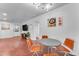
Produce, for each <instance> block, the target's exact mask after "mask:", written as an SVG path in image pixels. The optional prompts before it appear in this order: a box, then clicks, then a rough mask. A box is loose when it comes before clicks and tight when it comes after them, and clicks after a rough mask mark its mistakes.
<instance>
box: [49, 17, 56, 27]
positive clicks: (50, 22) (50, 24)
mask: <svg viewBox="0 0 79 59" xmlns="http://www.w3.org/2000/svg"><path fill="white" fill-rule="evenodd" d="M55 26H56V18H51V19H48V27H55Z"/></svg>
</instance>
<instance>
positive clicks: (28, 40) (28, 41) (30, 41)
mask: <svg viewBox="0 0 79 59" xmlns="http://www.w3.org/2000/svg"><path fill="white" fill-rule="evenodd" d="M32 45H33V42H32V40H31V39H30V38H29V39H27V46H28V48H31V47H32Z"/></svg>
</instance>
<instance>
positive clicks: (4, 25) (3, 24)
mask: <svg viewBox="0 0 79 59" xmlns="http://www.w3.org/2000/svg"><path fill="white" fill-rule="evenodd" d="M1 30H10V24H9V23H2V24H1Z"/></svg>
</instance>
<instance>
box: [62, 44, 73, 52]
mask: <svg viewBox="0 0 79 59" xmlns="http://www.w3.org/2000/svg"><path fill="white" fill-rule="evenodd" d="M62 46H63V47H64V48H66V49H67V50H69V51H70V52H72V50H71V49H70V48H69V47H67V46H66V45H64V44H62Z"/></svg>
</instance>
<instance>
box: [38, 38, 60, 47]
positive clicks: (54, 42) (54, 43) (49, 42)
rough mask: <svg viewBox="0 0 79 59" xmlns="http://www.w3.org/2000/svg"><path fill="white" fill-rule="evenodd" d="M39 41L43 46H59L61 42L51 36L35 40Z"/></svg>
mask: <svg viewBox="0 0 79 59" xmlns="http://www.w3.org/2000/svg"><path fill="white" fill-rule="evenodd" d="M37 41H38V42H39V43H41V44H42V45H45V46H52V47H54V46H59V45H60V44H61V42H60V41H59V40H56V39H52V38H48V39H40V40H37Z"/></svg>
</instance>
